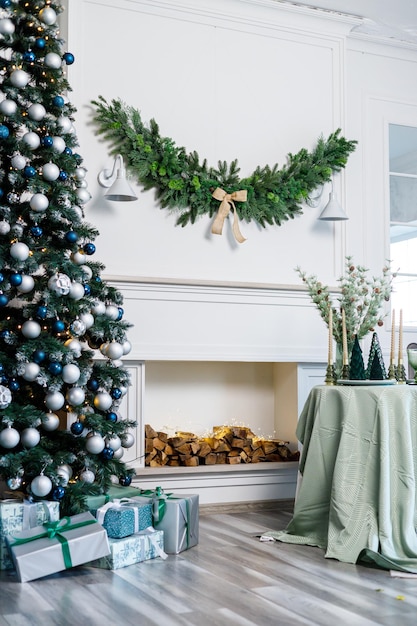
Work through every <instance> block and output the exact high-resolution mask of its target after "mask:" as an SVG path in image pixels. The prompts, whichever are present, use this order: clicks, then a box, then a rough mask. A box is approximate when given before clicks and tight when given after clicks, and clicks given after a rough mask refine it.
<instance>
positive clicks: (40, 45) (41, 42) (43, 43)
mask: <svg viewBox="0 0 417 626" xmlns="http://www.w3.org/2000/svg"><path fill="white" fill-rule="evenodd" d="M45 46H46V40H45V39H44V38H43V37H38V38H37V39H35V47H36V48H39V50H43V48H44V47H45Z"/></svg>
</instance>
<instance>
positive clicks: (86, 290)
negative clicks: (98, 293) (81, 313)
mask: <svg viewBox="0 0 417 626" xmlns="http://www.w3.org/2000/svg"><path fill="white" fill-rule="evenodd" d="M90 293H91V287H90V285H84V294H85V295H86V296H89V295H90Z"/></svg>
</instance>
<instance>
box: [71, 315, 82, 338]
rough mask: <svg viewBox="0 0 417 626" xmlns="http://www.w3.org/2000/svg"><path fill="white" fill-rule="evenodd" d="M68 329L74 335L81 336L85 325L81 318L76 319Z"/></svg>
mask: <svg viewBox="0 0 417 626" xmlns="http://www.w3.org/2000/svg"><path fill="white" fill-rule="evenodd" d="M70 331H71V333H72V334H73V335H75V337H82V335H84V334H85V331H86V325H85V324H84V322H83V321H82V320H81V319H76V320H74V321H73V322H72V324H71V326H70Z"/></svg>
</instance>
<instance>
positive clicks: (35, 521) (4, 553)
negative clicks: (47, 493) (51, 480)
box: [0, 499, 59, 570]
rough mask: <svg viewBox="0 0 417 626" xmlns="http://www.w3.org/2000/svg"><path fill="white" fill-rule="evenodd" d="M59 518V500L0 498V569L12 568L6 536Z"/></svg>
mask: <svg viewBox="0 0 417 626" xmlns="http://www.w3.org/2000/svg"><path fill="white" fill-rule="evenodd" d="M58 519H59V502H48V501H42V502H31V503H30V502H29V501H26V500H17V499H10V500H0V570H3V569H13V567H14V566H13V561H12V559H11V557H10V554H9V549H8V546H7V542H6V537H8V536H9V535H15V534H16V533H20V532H21V531H22V530H28V529H29V528H33V527H34V526H41V525H42V524H43V523H44V522H54V521H56V520H58Z"/></svg>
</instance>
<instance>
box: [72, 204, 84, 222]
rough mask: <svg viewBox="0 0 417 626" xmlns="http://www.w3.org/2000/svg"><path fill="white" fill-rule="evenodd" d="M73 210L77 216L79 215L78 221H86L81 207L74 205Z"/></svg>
mask: <svg viewBox="0 0 417 626" xmlns="http://www.w3.org/2000/svg"><path fill="white" fill-rule="evenodd" d="M72 210H73V211H75V214H76V215H77V217H78V219H80V220H82V219H84V215H83V210H82V208H81V207H79V206H77V205H76V204H74V205H73V207H72Z"/></svg>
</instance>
